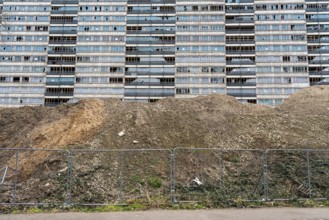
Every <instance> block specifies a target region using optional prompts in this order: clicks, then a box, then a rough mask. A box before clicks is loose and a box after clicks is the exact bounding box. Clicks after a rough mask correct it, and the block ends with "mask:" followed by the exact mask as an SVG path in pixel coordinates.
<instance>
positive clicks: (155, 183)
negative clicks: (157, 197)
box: [147, 176, 162, 188]
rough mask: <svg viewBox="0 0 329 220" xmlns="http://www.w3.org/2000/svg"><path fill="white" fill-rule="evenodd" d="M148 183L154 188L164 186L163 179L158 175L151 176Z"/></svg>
mask: <svg viewBox="0 0 329 220" xmlns="http://www.w3.org/2000/svg"><path fill="white" fill-rule="evenodd" d="M147 183H148V185H149V186H151V187H153V188H161V186H162V180H161V179H160V178H158V177H156V176H152V177H149V178H148V180H147Z"/></svg>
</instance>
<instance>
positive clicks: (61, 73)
mask: <svg viewBox="0 0 329 220" xmlns="http://www.w3.org/2000/svg"><path fill="white" fill-rule="evenodd" d="M47 75H50V76H54V75H65V76H70V75H75V71H65V72H63V71H49V72H47Z"/></svg>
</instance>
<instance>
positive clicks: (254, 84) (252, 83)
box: [226, 82, 256, 87]
mask: <svg viewBox="0 0 329 220" xmlns="http://www.w3.org/2000/svg"><path fill="white" fill-rule="evenodd" d="M226 86H239V87H248V86H256V83H255V82H245V83H242V82H241V83H232V82H231V83H226Z"/></svg>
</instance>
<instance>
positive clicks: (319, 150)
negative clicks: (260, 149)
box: [266, 148, 329, 153]
mask: <svg viewBox="0 0 329 220" xmlns="http://www.w3.org/2000/svg"><path fill="white" fill-rule="evenodd" d="M271 151H297V152H298V151H299V152H329V149H311V148H310V149H267V150H266V153H269V152H271Z"/></svg>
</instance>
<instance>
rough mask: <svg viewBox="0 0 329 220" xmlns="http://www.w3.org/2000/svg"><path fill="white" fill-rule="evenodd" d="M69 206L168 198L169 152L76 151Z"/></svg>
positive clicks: (169, 179)
mask: <svg viewBox="0 0 329 220" xmlns="http://www.w3.org/2000/svg"><path fill="white" fill-rule="evenodd" d="M73 155H74V157H73V163H72V164H73V166H72V168H73V170H72V173H73V174H72V202H73V203H78V204H105V203H107V204H123V203H126V202H127V201H130V200H132V199H146V200H147V201H148V202H152V201H154V198H157V199H156V201H159V199H158V197H161V196H164V195H166V198H167V200H169V199H168V198H169V197H168V196H169V195H170V193H169V192H170V181H171V178H170V155H171V153H170V151H164V150H140V151H139V150H136V151H134V150H131V151H127V150H123V151H116V150H114V151H97V152H92V151H86V152H84V151H75V152H74V153H73Z"/></svg>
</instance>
